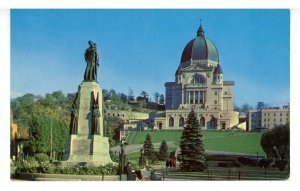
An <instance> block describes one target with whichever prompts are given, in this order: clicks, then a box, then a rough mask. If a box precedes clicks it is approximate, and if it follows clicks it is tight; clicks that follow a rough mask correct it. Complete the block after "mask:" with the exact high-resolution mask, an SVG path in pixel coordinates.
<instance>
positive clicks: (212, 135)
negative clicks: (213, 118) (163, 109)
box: [129, 130, 264, 155]
mask: <svg viewBox="0 0 300 191" xmlns="http://www.w3.org/2000/svg"><path fill="white" fill-rule="evenodd" d="M181 132H182V131H181V130H169V131H167V130H161V131H143V132H138V133H137V135H136V137H135V139H134V141H133V144H143V142H144V141H145V139H146V135H147V133H150V135H151V137H152V142H153V143H160V142H162V140H166V141H167V142H174V143H175V144H177V145H179V142H180V136H181ZM202 134H203V140H204V144H205V148H206V149H209V150H216V151H227V152H237V153H245V154H256V152H258V154H259V155H264V151H263V150H262V148H261V146H260V139H261V135H262V133H259V132H230V131H228V132H227V131H210V130H206V131H202ZM129 136H130V135H129Z"/></svg>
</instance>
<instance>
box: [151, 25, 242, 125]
mask: <svg viewBox="0 0 300 191" xmlns="http://www.w3.org/2000/svg"><path fill="white" fill-rule="evenodd" d="M223 77H224V76H223V71H222V68H221V65H220V59H219V54H218V50H217V48H216V46H215V45H214V43H213V42H212V41H211V40H209V39H208V38H207V37H206V36H205V35H204V30H203V28H202V26H200V27H199V29H198V31H197V36H196V38H194V39H192V40H191V41H189V42H188V43H187V45H186V46H185V48H184V49H183V53H182V56H181V61H180V64H179V66H178V68H177V70H176V73H175V82H166V83H165V87H166V95H165V101H166V103H165V105H166V111H165V112H163V113H156V114H152V116H151V115H150V118H152V122H153V126H154V128H156V129H178V128H179V129H180V128H183V126H184V123H185V120H186V119H187V116H188V114H189V113H190V111H191V109H194V111H195V113H196V114H197V117H198V120H199V121H200V126H201V128H203V129H228V128H231V127H233V126H235V125H237V124H238V112H234V111H233V98H234V95H233V88H234V82H233V81H226V80H224V78H223Z"/></svg>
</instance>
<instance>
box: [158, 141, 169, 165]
mask: <svg viewBox="0 0 300 191" xmlns="http://www.w3.org/2000/svg"><path fill="white" fill-rule="evenodd" d="M168 158H169V152H168V145H167V142H166V141H165V140H163V141H162V142H161V145H160V148H159V152H158V159H159V160H162V161H166V160H168Z"/></svg>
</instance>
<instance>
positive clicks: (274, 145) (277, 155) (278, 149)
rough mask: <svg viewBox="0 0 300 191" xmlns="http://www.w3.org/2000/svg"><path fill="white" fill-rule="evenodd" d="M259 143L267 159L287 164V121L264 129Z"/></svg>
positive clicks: (288, 127) (288, 130)
mask: <svg viewBox="0 0 300 191" xmlns="http://www.w3.org/2000/svg"><path fill="white" fill-rule="evenodd" d="M260 145H261V147H262V148H263V150H264V151H265V153H266V155H267V158H268V159H271V160H274V161H276V162H277V163H279V164H288V163H289V161H290V126H289V123H287V124H285V125H279V126H276V127H274V128H273V129H269V130H267V131H265V132H264V133H263V135H262V138H261V141H260Z"/></svg>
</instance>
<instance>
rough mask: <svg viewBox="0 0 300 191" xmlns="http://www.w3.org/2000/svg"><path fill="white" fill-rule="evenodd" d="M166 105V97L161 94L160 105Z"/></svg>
mask: <svg viewBox="0 0 300 191" xmlns="http://www.w3.org/2000/svg"><path fill="white" fill-rule="evenodd" d="M164 103H165V96H164V95H163V94H161V95H160V96H159V104H160V105H164Z"/></svg>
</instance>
